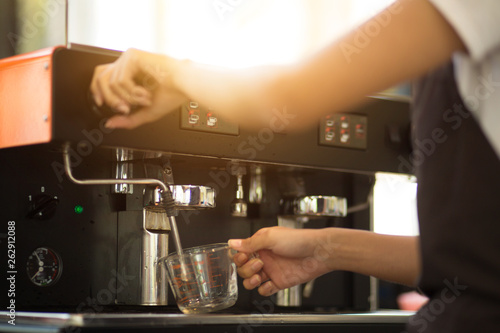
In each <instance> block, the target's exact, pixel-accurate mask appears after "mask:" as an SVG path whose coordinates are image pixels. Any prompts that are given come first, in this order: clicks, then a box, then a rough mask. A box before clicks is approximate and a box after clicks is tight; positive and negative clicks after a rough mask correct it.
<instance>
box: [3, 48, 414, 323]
mask: <svg viewBox="0 0 500 333" xmlns="http://www.w3.org/2000/svg"><path fill="white" fill-rule="evenodd" d="M118 56H119V53H117V52H114V51H109V50H104V49H98V48H92V47H83V46H78V45H73V46H72V47H56V48H50V49H45V50H41V51H37V52H35V53H31V54H27V55H20V56H15V57H12V58H7V59H5V60H2V61H1V62H0V120H1V122H0V148H1V149H0V161H1V162H0V184H1V189H2V190H1V191H0V202H2V209H1V211H0V217H1V218H0V220H1V221H2V224H3V225H4V226H10V227H11V228H10V229H6V227H3V228H4V229H3V230H2V231H1V233H3V234H4V235H7V236H5V237H3V238H2V244H5V246H4V245H2V253H3V254H2V255H3V256H4V259H3V260H4V262H9V264H12V266H10V267H7V270H4V271H3V272H2V274H7V277H9V276H13V277H15V283H14V285H12V284H11V283H10V282H9V280H7V279H6V278H2V281H4V282H3V283H5V281H8V282H7V284H6V285H5V286H4V287H3V288H4V290H11V289H12V286H14V287H13V288H14V291H13V292H14V294H15V295H13V296H12V297H10V296H9V299H7V300H6V303H4V304H2V310H4V311H5V309H7V312H6V313H5V315H6V316H7V317H8V315H9V311H10V313H12V311H11V309H12V304H14V309H15V310H14V311H15V312H16V313H17V319H18V323H24V324H26V325H28V326H29V327H31V328H33V325H34V323H35V322H40V321H41V322H44V323H50V324H51V325H55V327H58V328H59V329H61V331H62V328H61V327H66V329H67V327H70V326H71V327H73V326H77V327H78V328H79V329H80V330H83V331H85V329H86V328H87V327H90V328H93V329H96V327H101V326H99V325H103V326H102V327H106V331H112V328H113V327H114V326H112V325H115V326H116V327H121V328H123V325H124V322H123V321H126V322H128V323H129V324H130V320H131V319H130V318H134V316H135V321H134V324H132V326H131V329H138V328H141V329H145V327H150V325H151V323H150V322H149V321H147V318H149V319H148V320H153V322H155V323H156V326H155V327H156V328H159V327H167V326H169V325H173V326H172V327H170V326H169V327H170V329H172V330H174V331H176V330H178V331H182V329H181V328H182V327H190V325H195V324H196V325H199V324H206V325H213V326H210V327H212V328H213V329H214V331H217V330H216V327H219V328H220V327H224V329H226V330H230V329H229V328H230V327H233V328H239V329H240V331H241V329H242V327H243V328H248V327H250V328H252V331H258V329H261V328H262V329H264V328H265V327H266V325H267V324H268V325H271V326H273V325H277V324H280V323H281V324H283V325H282V326H280V327H282V328H287V329H289V328H290V325H292V326H293V325H299V326H300V325H304V323H305V322H308V323H311V322H312V323H313V324H314V325H319V326H321V325H323V326H324V327H325V329H326V328H327V327H330V328H331V327H334V326H335V327H336V325H340V324H339V323H346V322H348V323H353V325H361V326H363V325H365V326H363V327H367V326H366V324H367V323H372V322H373V318H374V317H373V316H371V317H370V316H366V317H363V316H358V317H345V314H352V313H356V314H358V315H359V313H365V312H369V311H373V310H374V309H375V308H376V305H375V301H376V289H374V288H373V284H372V281H371V280H370V278H369V277H366V276H362V275H359V274H354V273H350V272H332V273H329V274H326V275H324V276H322V277H319V278H317V279H316V280H314V281H311V282H309V283H308V284H306V285H304V286H297V287H294V288H290V289H287V290H285V291H281V292H280V293H278V294H277V295H276V296H273V297H271V298H264V297H261V296H259V295H258V294H257V292H255V291H247V290H245V289H244V288H243V287H242V286H241V283H240V286H239V287H240V288H239V297H238V301H237V303H236V305H235V306H233V307H232V308H230V309H227V311H223V312H222V313H219V314H213V315H210V316H206V317H204V316H201V317H200V318H201V319H200V318H198V317H196V316H184V315H180V314H179V310H178V309H177V307H176V305H175V301H174V300H173V297H172V295H171V293H170V291H169V290H168V283H167V281H166V277H165V275H164V272H163V271H162V269H161V267H160V266H159V265H158V262H159V259H160V258H161V257H164V256H166V255H167V254H168V253H170V252H173V251H175V250H176V247H177V246H178V245H180V244H176V240H180V241H182V246H183V247H186V248H187V247H193V246H199V245H204V244H210V243H217V242H227V240H228V239H230V238H246V237H249V236H251V235H252V234H253V233H254V232H256V231H257V230H259V229H260V228H263V227H269V226H275V225H282V226H287V227H293V228H324V227H343V228H357V229H365V230H370V229H371V207H372V202H371V193H372V188H373V185H374V181H375V172H379V171H383V172H394V173H405V172H408V171H409V170H408V169H406V164H405V163H404V161H407V160H408V155H409V153H410V149H409V143H408V130H409V112H408V109H409V105H408V102H407V101H398V100H394V99H392V100H391V99H385V98H378V97H367V98H366V103H364V104H363V105H362V106H359V107H357V108H355V109H352V110H348V111H346V112H342V113H332V114H330V115H326V116H325V117H324V118H323V119H321V120H320V121H319V122H318V125H317V127H315V128H310V129H308V130H306V131H302V132H292V131H288V130H287V125H288V124H289V123H290V122H291V121H293V119H291V117H290V116H289V114H287V110H286V107H282V108H276V109H275V110H273V111H272V112H273V115H274V117H273V120H272V121H273V124H272V125H270V126H268V127H262V128H261V129H258V130H248V129H246V128H245V127H243V126H241V125H240V124H237V123H229V122H227V121H225V120H224V119H222V118H220V117H219V116H218V114H217V110H213V109H210V108H207V107H206V106H203V105H199V104H198V102H197V101H188V102H187V103H185V104H184V105H182V106H181V107H180V108H179V110H177V111H176V112H172V113H170V114H169V115H167V116H165V117H164V118H163V119H161V120H159V121H157V122H155V123H152V124H147V125H144V126H142V127H140V128H138V129H134V130H119V129H116V130H112V129H107V128H105V127H104V123H105V120H106V117H108V116H109V113H108V112H109V110H106V109H101V108H97V107H96V106H95V105H93V103H92V99H91V98H89V85H90V80H91V78H92V74H93V70H94V68H95V67H96V66H97V65H99V64H103V63H109V62H112V61H114V60H115V59H116V58H117V57H118ZM166 194H168V195H166ZM165 206H169V207H170V213H169V214H165V209H164V207H165ZM167 210H168V209H167ZM172 217H175V218H172ZM9 232H10V233H9ZM175 235H178V236H179V237H178V238H177V237H175ZM11 236H15V239H14V238H10V237H11ZM7 244H13V245H11V246H10V247H9V249H15V252H8V251H7ZM12 253H15V255H14V256H12ZM11 257H15V258H11ZM8 260H10V261H8ZM9 288H10V289H9ZM2 302H3V301H2ZM9 306H11V308H10V309H9ZM61 314H64V316H62V315H61ZM256 314H257V317H252V316H255V315H256ZM332 314H335V315H334V316H332ZM320 315H321V316H320ZM403 317H404V316H403ZM403 317H401V316H399V315H397V316H391V315H386V316H385V317H384V316H383V315H382V316H379V317H377V316H376V317H375V318H376V319H375V321H374V323H375V324H378V326H377V327H378V329H380V330H381V331H384V332H389V331H391V329H393V330H394V331H398V332H399V331H401V327H402V326H401V325H402V323H403V322H404V321H405V320H406V317H404V318H403ZM96 318H97V319H96ZM242 318H248V319H245V320H247V321H246V322H245V323H243V324H245V325H247V326H248V327H247V326H245V325H243V324H242V322H241V320H242ZM252 318H254V319H252ZM255 318H258V320H257V321H255V320H256V319H255ZM335 318H336V319H335ZM381 318H382V319H381ZM401 318H402V319H401ZM23 320H24V321H23ZM37 320H38V321H37ZM120 320H122V321H120ZM155 320H156V321H155ZM337 320H340V322H339V321H337ZM58 325H60V326H58ZM65 325H66V326H65ZM134 325H135V326H134ZM141 325H142V326H141ZM214 325H215V326H214ZM217 325H219V326H217ZM231 325H232V326H231ZM242 325H243V326H242ZM332 325H333V326H332ZM384 325H385V326H384ZM375 326H376V325H375ZM351 328H352V327H351ZM264 331H265V330H264ZM340 331H342V330H340ZM360 331H362V330H360Z"/></svg>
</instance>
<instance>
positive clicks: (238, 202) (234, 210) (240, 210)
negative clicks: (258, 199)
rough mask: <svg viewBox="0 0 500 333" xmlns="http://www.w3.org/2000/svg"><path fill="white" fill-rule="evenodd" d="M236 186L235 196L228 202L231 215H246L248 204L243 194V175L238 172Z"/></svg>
mask: <svg viewBox="0 0 500 333" xmlns="http://www.w3.org/2000/svg"><path fill="white" fill-rule="evenodd" d="M236 177H237V185H236V186H237V187H236V198H235V199H234V200H233V201H232V202H231V204H230V212H231V216H235V217H247V209H248V205H247V202H246V201H245V199H244V194H243V175H242V174H238V175H237V176H236Z"/></svg>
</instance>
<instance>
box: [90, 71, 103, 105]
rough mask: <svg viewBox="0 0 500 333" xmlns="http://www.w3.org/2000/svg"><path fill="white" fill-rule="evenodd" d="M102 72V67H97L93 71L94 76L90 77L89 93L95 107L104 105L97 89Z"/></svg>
mask: <svg viewBox="0 0 500 333" xmlns="http://www.w3.org/2000/svg"><path fill="white" fill-rule="evenodd" d="M103 70H104V66H97V67H96V68H95V69H94V75H93V76H92V82H91V83H90V92H91V93H92V96H93V97H94V102H95V104H96V105H97V106H102V104H103V103H104V97H103V96H102V93H101V91H100V89H99V85H98V83H97V82H98V80H99V79H100V76H101V73H102V71H103Z"/></svg>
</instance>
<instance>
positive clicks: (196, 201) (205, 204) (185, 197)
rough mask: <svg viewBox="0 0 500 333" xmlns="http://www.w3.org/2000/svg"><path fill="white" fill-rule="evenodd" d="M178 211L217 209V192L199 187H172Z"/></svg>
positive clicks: (205, 187)
mask: <svg viewBox="0 0 500 333" xmlns="http://www.w3.org/2000/svg"><path fill="white" fill-rule="evenodd" d="M169 187H170V190H171V191H172V197H173V199H174V201H175V206H176V208H177V209H182V210H188V209H206V208H214V207H215V191H214V189H213V188H211V187H207V186H198V185H170V186H169Z"/></svg>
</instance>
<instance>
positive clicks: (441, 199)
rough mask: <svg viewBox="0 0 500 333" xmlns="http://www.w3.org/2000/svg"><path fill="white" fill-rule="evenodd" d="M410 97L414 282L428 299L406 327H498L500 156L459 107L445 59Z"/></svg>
mask: <svg viewBox="0 0 500 333" xmlns="http://www.w3.org/2000/svg"><path fill="white" fill-rule="evenodd" d="M414 97H415V103H414V107H413V114H412V124H413V146H414V151H413V153H412V162H413V165H414V167H415V174H416V176H417V181H418V193H417V204H418V217H419V224H420V239H421V254H422V262H423V263H422V265H423V267H422V276H421V278H420V282H419V286H420V288H421V289H422V290H423V291H424V292H425V293H426V294H427V295H428V296H429V297H430V301H429V302H428V303H427V305H426V306H424V307H423V308H422V309H421V310H420V311H419V312H418V313H417V314H416V315H415V316H414V317H413V318H411V319H410V321H409V324H408V328H407V329H408V332H420V333H422V332H439V333H443V332H500V159H499V158H498V156H497V155H496V153H495V151H494V150H493V148H492V147H491V145H490V144H489V142H488V141H487V139H486V138H485V136H484V134H483V132H482V130H481V128H480V127H479V126H478V124H477V122H476V120H475V119H474V116H473V115H472V114H471V113H470V112H469V111H468V110H467V108H466V107H465V104H464V102H463V101H462V99H461V97H460V95H459V93H458V89H457V85H456V82H455V79H454V73H453V65H452V64H448V65H446V66H444V67H442V68H440V69H439V70H437V71H435V72H434V73H432V74H431V75H429V76H427V77H425V78H424V79H422V80H421V81H420V82H419V83H418V84H417V85H416V87H415V95H414ZM498 107H499V110H498V111H499V112H500V105H499V106H498ZM499 130H500V124H499Z"/></svg>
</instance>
